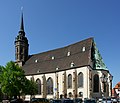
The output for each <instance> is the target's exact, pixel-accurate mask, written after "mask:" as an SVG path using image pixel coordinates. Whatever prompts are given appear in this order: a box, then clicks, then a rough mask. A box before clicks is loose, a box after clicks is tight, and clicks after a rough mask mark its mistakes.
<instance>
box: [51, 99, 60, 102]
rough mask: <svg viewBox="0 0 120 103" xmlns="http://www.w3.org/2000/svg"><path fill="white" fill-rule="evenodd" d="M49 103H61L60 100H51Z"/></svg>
mask: <svg viewBox="0 0 120 103" xmlns="http://www.w3.org/2000/svg"><path fill="white" fill-rule="evenodd" d="M50 103H62V101H61V100H57V99H53V100H50Z"/></svg>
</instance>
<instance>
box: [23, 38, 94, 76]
mask: <svg viewBox="0 0 120 103" xmlns="http://www.w3.org/2000/svg"><path fill="white" fill-rule="evenodd" d="M92 42H93V38H88V39H86V40H83V41H80V42H77V43H74V44H71V45H68V46H65V47H62V48H59V49H55V50H50V51H47V52H43V53H39V54H34V55H32V56H31V57H30V58H29V59H28V60H27V61H26V63H25V64H24V65H23V67H22V68H23V70H24V71H25V74H26V75H31V74H39V73H47V72H55V71H56V68H58V70H57V71H60V70H66V69H70V68H71V66H70V65H71V63H72V62H73V63H74V67H79V66H85V65H90V55H91V47H92ZM68 52H69V53H68Z"/></svg>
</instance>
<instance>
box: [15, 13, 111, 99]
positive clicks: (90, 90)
mask: <svg viewBox="0 0 120 103" xmlns="http://www.w3.org/2000/svg"><path fill="white" fill-rule="evenodd" d="M28 51H29V44H28V39H27V37H26V36H25V31H24V23H23V14H22V17H21V25H20V31H19V32H18V35H17V37H16V39H15V57H16V63H18V64H19V65H20V66H22V69H23V70H24V71H25V75H26V77H27V78H28V79H29V80H34V81H35V82H37V84H38V93H37V95H35V97H44V98H62V97H64V96H65V95H67V97H68V98H76V97H77V98H82V99H84V98H102V96H105V97H108V96H111V90H112V79H111V74H110V72H109V70H108V69H107V67H106V66H105V64H104V62H103V59H102V57H101V55H100V52H99V50H98V49H97V46H96V43H95V41H94V38H88V39H85V40H82V41H80V42H77V43H74V44H71V45H68V46H65V47H62V48H58V49H55V50H50V51H46V52H43V53H38V54H34V55H29V54H28ZM26 98H29V96H26Z"/></svg>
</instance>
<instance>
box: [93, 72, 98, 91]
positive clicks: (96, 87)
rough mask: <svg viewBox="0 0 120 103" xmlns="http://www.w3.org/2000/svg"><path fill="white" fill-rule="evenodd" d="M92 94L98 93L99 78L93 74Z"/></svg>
mask: <svg viewBox="0 0 120 103" xmlns="http://www.w3.org/2000/svg"><path fill="white" fill-rule="evenodd" d="M93 92H99V76H98V74H95V75H94V77H93Z"/></svg>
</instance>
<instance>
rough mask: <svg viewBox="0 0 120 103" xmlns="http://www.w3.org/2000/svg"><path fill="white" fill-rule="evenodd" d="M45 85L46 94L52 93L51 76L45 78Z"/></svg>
mask: <svg viewBox="0 0 120 103" xmlns="http://www.w3.org/2000/svg"><path fill="white" fill-rule="evenodd" d="M46 87H47V88H46V89H47V94H49V95H51V94H53V80H52V78H51V77H50V78H48V79H47V86H46Z"/></svg>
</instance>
